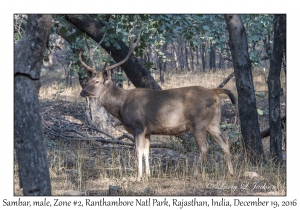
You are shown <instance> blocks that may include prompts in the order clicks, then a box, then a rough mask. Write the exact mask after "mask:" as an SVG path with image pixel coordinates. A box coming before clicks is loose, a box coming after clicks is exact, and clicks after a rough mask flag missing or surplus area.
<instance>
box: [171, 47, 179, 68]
mask: <svg viewBox="0 0 300 210" xmlns="http://www.w3.org/2000/svg"><path fill="white" fill-rule="evenodd" d="M172 46H173V49H174V50H173V53H174V61H175V66H176V71H177V70H178V69H179V62H178V56H177V53H176V47H175V44H174V42H172Z"/></svg>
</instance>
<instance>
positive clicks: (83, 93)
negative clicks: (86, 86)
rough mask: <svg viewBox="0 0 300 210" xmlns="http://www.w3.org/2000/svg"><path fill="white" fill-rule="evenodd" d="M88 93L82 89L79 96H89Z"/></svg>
mask: <svg viewBox="0 0 300 210" xmlns="http://www.w3.org/2000/svg"><path fill="white" fill-rule="evenodd" d="M89 95H90V94H89V93H87V92H86V91H85V90H82V91H81V92H80V96H82V97H87V96H89Z"/></svg>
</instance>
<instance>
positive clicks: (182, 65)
mask: <svg viewBox="0 0 300 210" xmlns="http://www.w3.org/2000/svg"><path fill="white" fill-rule="evenodd" d="M180 68H181V70H184V57H183V43H181V45H180Z"/></svg>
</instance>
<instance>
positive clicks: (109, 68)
mask: <svg viewBox="0 0 300 210" xmlns="http://www.w3.org/2000/svg"><path fill="white" fill-rule="evenodd" d="M134 28H135V27H133V29H134ZM133 29H132V30H133ZM132 30H131V31H132ZM131 31H130V32H129V35H130V34H131ZM140 37H141V31H140V33H139V35H138V38H137V40H136V42H135V43H133V38H132V37H130V38H129V40H130V46H129V51H128V54H127V56H126V57H125V58H124V59H123V60H122V61H120V62H119V63H116V64H114V65H112V66H109V67H107V68H105V66H106V65H105V66H104V68H103V69H102V71H101V72H103V71H108V70H111V69H113V68H116V67H118V66H120V65H122V64H123V63H125V62H126V61H127V60H128V59H129V57H130V56H131V53H132V52H133V50H134V48H136V47H137V45H138V44H139V42H140Z"/></svg>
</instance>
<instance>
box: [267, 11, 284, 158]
mask: <svg viewBox="0 0 300 210" xmlns="http://www.w3.org/2000/svg"><path fill="white" fill-rule="evenodd" d="M285 43H286V15H275V17H274V42H273V53H272V55H271V60H270V70H269V76H268V90H269V111H270V115H269V123H270V152H271V155H272V158H273V160H274V161H275V162H276V163H278V162H280V161H281V160H282V129H281V118H280V89H281V85H280V70H281V63H282V58H283V55H284V52H285V47H286V44H285Z"/></svg>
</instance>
